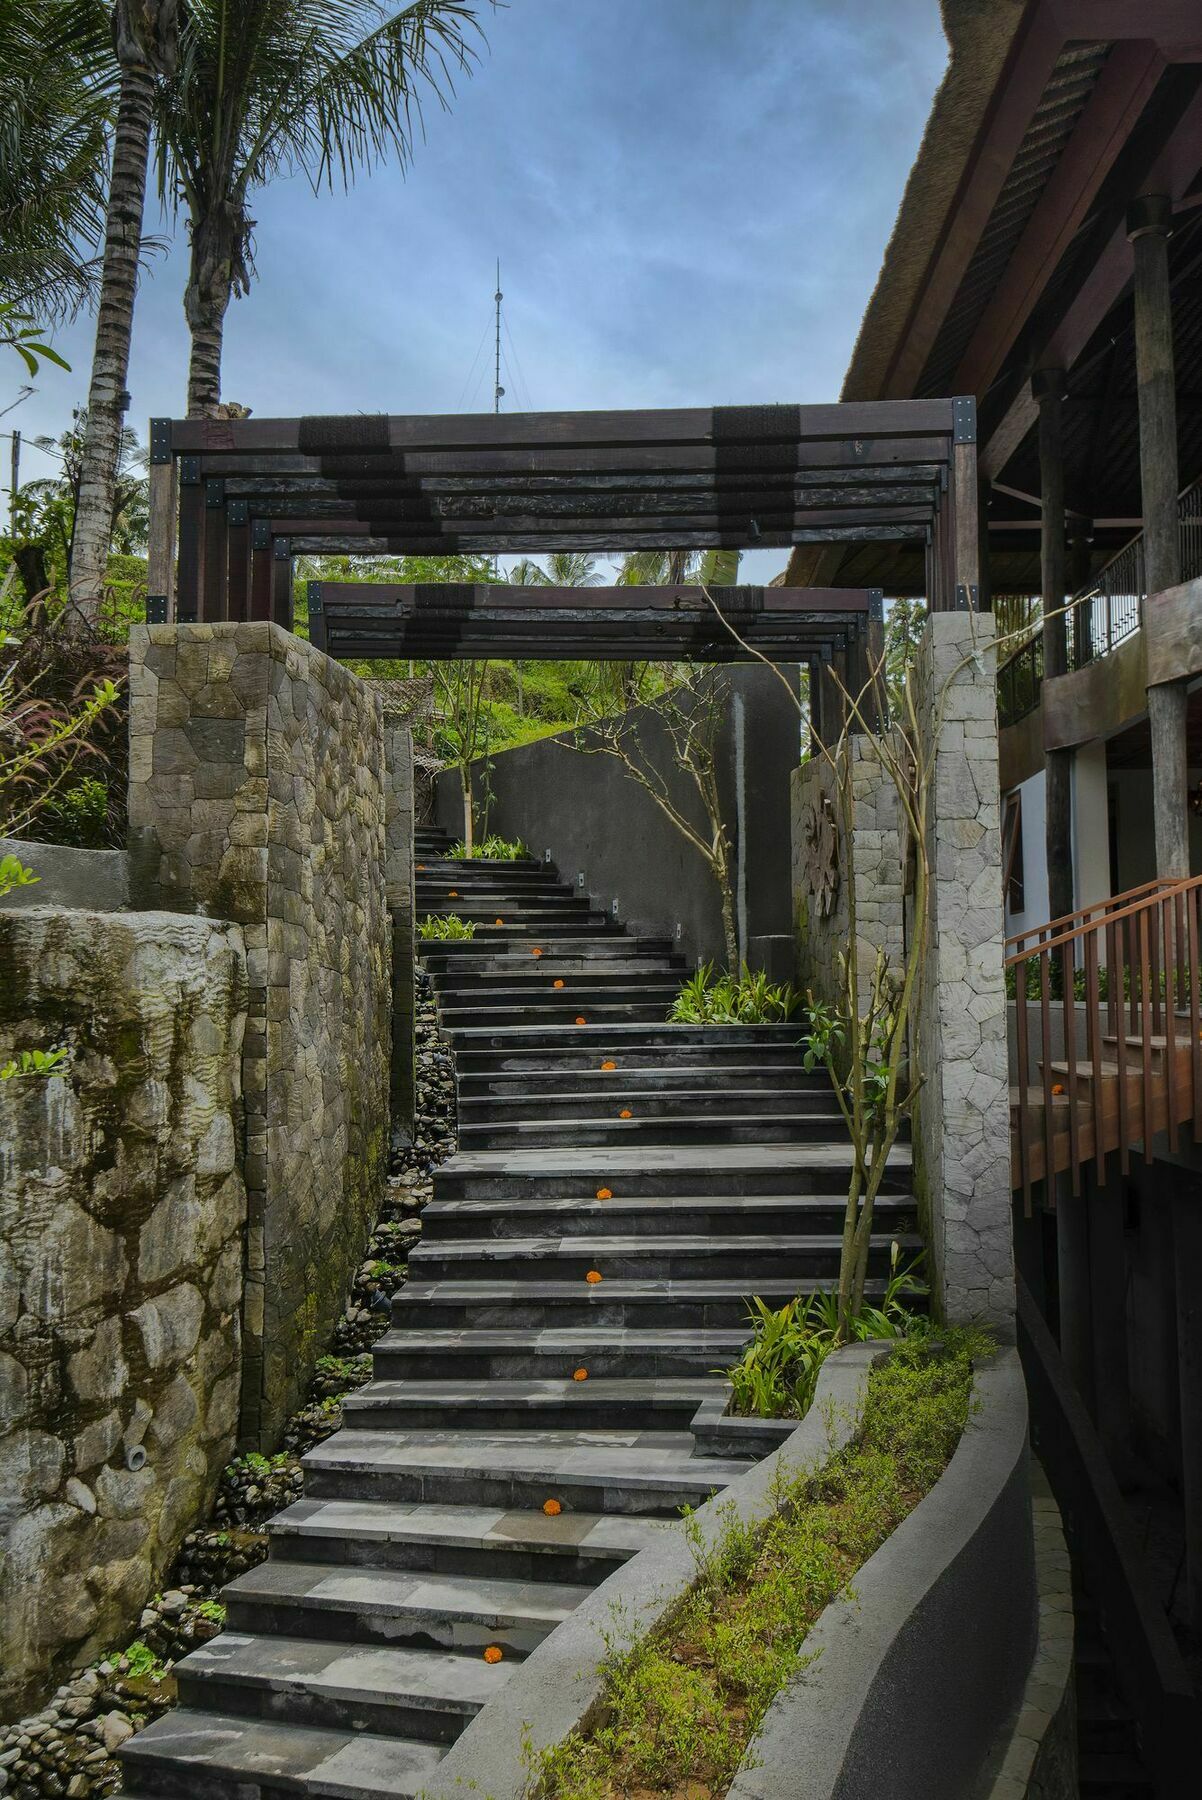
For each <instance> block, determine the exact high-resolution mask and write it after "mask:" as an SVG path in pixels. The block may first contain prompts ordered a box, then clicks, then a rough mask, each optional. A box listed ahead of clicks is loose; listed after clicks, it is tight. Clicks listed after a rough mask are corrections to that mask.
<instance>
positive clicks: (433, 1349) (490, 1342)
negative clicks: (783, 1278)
mask: <svg viewBox="0 0 1202 1800" xmlns="http://www.w3.org/2000/svg"><path fill="white" fill-rule="evenodd" d="M750 1335H751V1327H750V1325H749V1326H748V1328H747V1330H746V1331H723V1330H720V1329H715V1328H713V1327H710V1328H707V1329H706V1330H700V1329H698V1328H696V1327H693V1328H689V1327H685V1326H681V1327H675V1326H663V1325H589V1324H588V1323H587V1322H583V1323H581V1324H580V1325H575V1326H541V1327H533V1328H523V1327H521V1326H515V1327H512V1328H507V1327H505V1326H503V1325H498V1326H484V1327H480V1328H473V1327H471V1326H462V1327H456V1326H448V1327H442V1328H439V1327H422V1326H421V1325H419V1324H418V1323H417V1322H416V1320H415V1322H414V1323H413V1324H412V1325H407V1326H406V1327H405V1328H404V1330H398V1329H397V1328H396V1327H395V1326H393V1327H392V1328H391V1329H390V1330H388V1331H386V1332H385V1333H384V1335H383V1337H380V1338H377V1339H376V1344H375V1348H376V1349H377V1350H393V1351H396V1350H428V1351H429V1353H430V1355H431V1356H432V1357H437V1356H438V1355H439V1354H440V1353H443V1352H445V1351H447V1350H479V1351H483V1350H535V1349H539V1350H548V1351H549V1350H562V1351H563V1352H564V1354H565V1355H572V1354H574V1353H575V1352H577V1351H578V1350H580V1349H582V1348H588V1347H590V1346H591V1347H593V1348H595V1349H599V1350H629V1351H631V1352H632V1353H633V1352H637V1351H640V1350H692V1349H694V1348H700V1349H705V1348H707V1347H708V1348H709V1349H711V1350H713V1351H714V1352H715V1353H718V1352H722V1353H724V1352H726V1351H727V1350H734V1351H736V1352H737V1351H738V1350H740V1349H741V1348H742V1346H743V1345H744V1344H745V1343H746V1342H747V1340H748V1338H749V1337H750Z"/></svg>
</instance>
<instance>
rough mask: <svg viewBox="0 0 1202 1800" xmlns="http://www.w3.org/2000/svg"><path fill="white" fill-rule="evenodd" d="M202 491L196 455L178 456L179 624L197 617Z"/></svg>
mask: <svg viewBox="0 0 1202 1800" xmlns="http://www.w3.org/2000/svg"><path fill="white" fill-rule="evenodd" d="M204 522H205V492H204V483H203V481H202V480H201V474H200V458H199V457H198V456H181V457H180V459H179V572H178V587H177V590H176V601H175V617H176V621H177V623H179V624H180V625H195V623H196V621H197V620H198V619H199V618H200V616H201V614H200V583H201V571H202V567H203V564H204Z"/></svg>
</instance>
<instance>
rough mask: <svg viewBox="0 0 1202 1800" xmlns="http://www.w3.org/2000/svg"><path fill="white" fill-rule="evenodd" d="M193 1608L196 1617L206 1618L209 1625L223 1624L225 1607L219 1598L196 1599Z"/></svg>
mask: <svg viewBox="0 0 1202 1800" xmlns="http://www.w3.org/2000/svg"><path fill="white" fill-rule="evenodd" d="M195 1610H196V1616H197V1618H200V1619H207V1620H208V1622H209V1624H210V1625H224V1624H225V1607H224V1606H223V1605H222V1604H221V1602H220V1600H198V1601H197V1602H196V1609H195Z"/></svg>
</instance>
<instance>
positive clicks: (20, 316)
mask: <svg viewBox="0 0 1202 1800" xmlns="http://www.w3.org/2000/svg"><path fill="white" fill-rule="evenodd" d="M43 337H44V333H43V332H42V329H41V327H40V326H39V325H38V323H37V321H36V320H35V319H34V316H33V314H32V313H27V312H22V311H21V309H20V308H19V307H16V306H14V305H12V303H11V302H10V301H8V300H0V345H7V347H8V348H9V349H10V350H15V351H16V353H17V355H18V356H19V357H20V358H21V361H22V362H23V363H24V364H25V367H26V369H27V370H28V372H29V374H30V375H36V374H37V372H38V367H39V364H40V363H43V362H50V363H56V364H57V365H58V367H59V368H60V369H68V370H69V369H70V367H71V365H70V363H69V362H65V361H64V360H63V358H62V357H61V356H60V355H59V353H58V351H57V350H55V349H52V348H51V346H50V345H49V344H47V343H45V342H44V341H43Z"/></svg>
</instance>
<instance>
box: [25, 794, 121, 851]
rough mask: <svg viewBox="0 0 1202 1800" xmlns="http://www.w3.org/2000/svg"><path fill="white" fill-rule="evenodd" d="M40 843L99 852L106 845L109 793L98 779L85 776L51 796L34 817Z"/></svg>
mask: <svg viewBox="0 0 1202 1800" xmlns="http://www.w3.org/2000/svg"><path fill="white" fill-rule="evenodd" d="M37 824H38V831H39V836H40V838H41V840H42V842H43V843H48V844H72V845H75V846H76V847H77V848H79V849H81V850H100V849H103V847H104V846H105V845H106V844H107V843H108V841H109V836H110V832H109V790H108V784H107V782H104V781H101V780H100V778H99V776H96V775H85V776H84V778H83V780H82V781H77V782H76V783H75V786H74V787H64V788H60V789H59V790H58V792H57V793H56V794H51V796H50V798H49V799H48V800H47V801H46V802H45V804H44V805H43V807H42V810H41V812H40V813H39V814H38V820H37Z"/></svg>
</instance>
